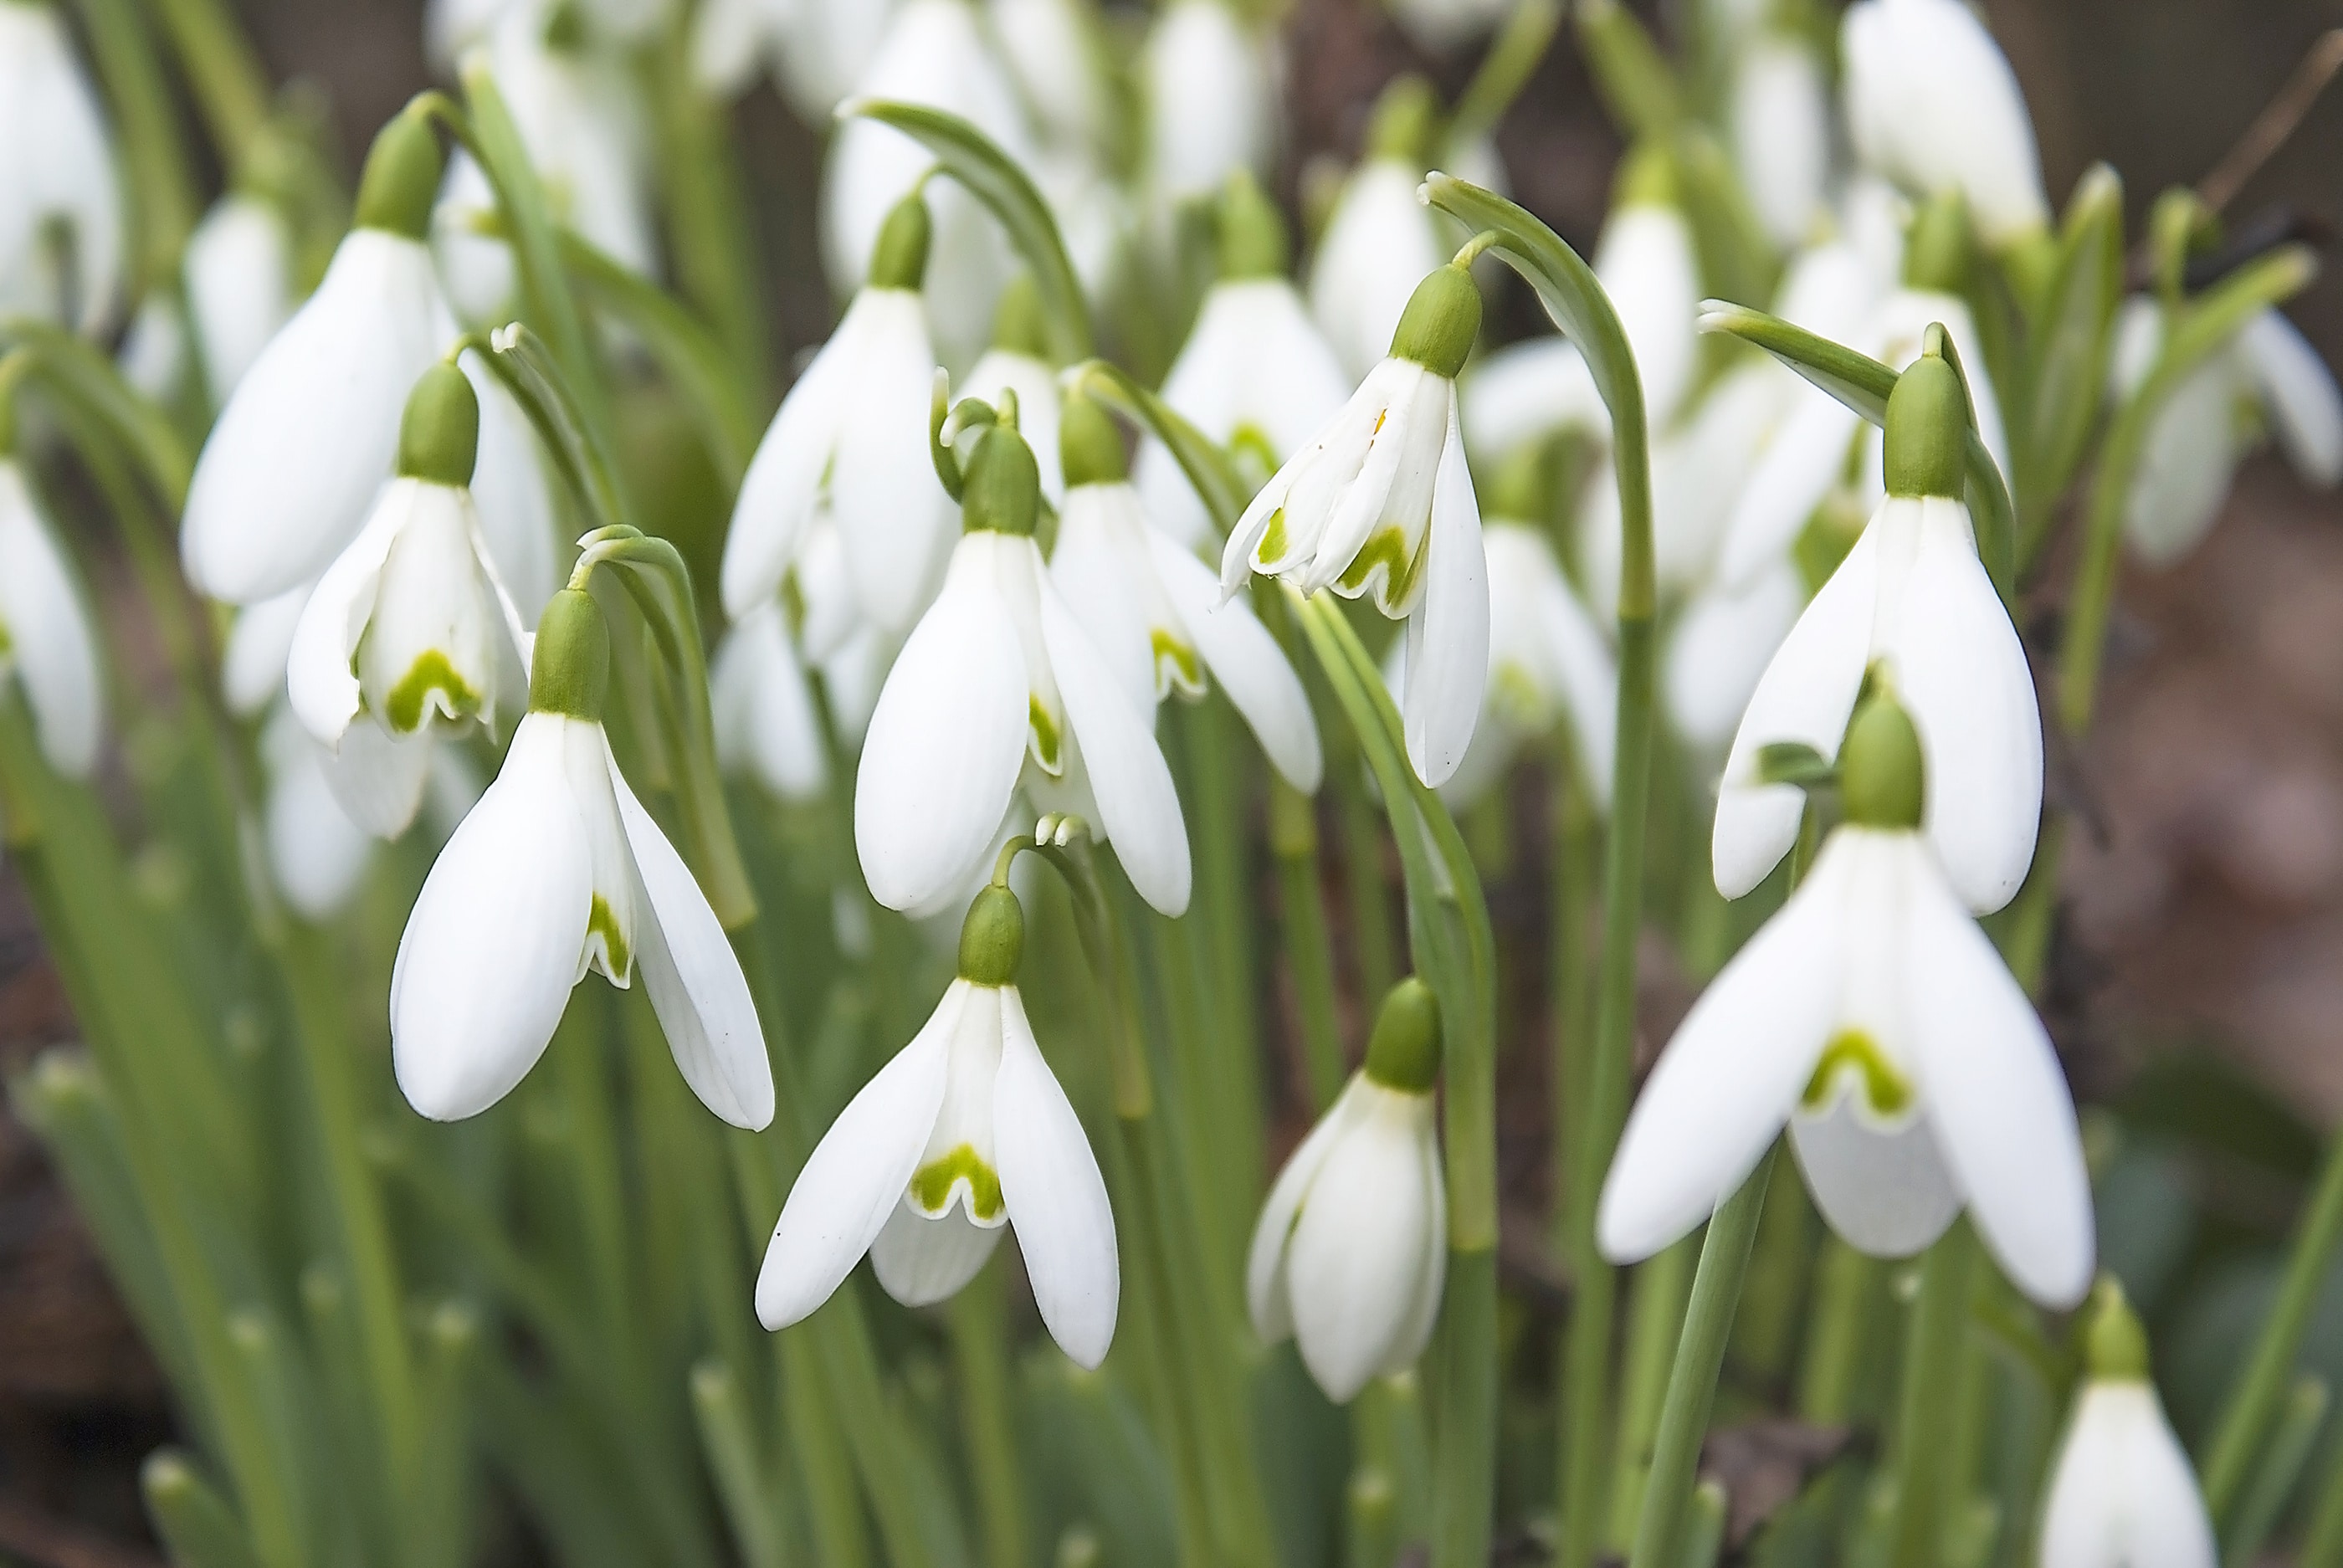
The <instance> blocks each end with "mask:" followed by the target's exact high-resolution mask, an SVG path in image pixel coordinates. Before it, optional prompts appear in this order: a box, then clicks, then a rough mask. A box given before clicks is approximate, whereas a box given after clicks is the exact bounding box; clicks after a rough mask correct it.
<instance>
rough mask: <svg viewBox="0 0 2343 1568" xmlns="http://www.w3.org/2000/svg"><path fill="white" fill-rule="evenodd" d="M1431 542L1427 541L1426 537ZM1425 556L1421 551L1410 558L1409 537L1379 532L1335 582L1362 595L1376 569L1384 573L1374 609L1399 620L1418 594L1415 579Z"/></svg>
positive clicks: (1385, 530)
mask: <svg viewBox="0 0 2343 1568" xmlns="http://www.w3.org/2000/svg"><path fill="white" fill-rule="evenodd" d="M1427 539H1428V537H1427ZM1423 557H1424V552H1423V550H1418V551H1416V552H1415V555H1414V557H1413V558H1410V557H1409V555H1408V553H1407V536H1406V535H1405V534H1403V533H1402V532H1401V531H1400V530H1399V529H1398V528H1377V529H1376V530H1375V531H1374V532H1373V534H1371V535H1369V536H1368V537H1367V542H1366V543H1365V544H1363V545H1362V546H1360V547H1359V553H1358V554H1357V555H1355V556H1353V557H1352V558H1351V564H1350V565H1349V566H1348V567H1345V568H1343V570H1342V576H1341V577H1340V578H1336V579H1335V586H1336V587H1338V588H1343V589H1346V590H1348V591H1349V592H1351V593H1353V594H1356V593H1360V592H1363V590H1364V589H1365V588H1366V586H1367V581H1368V579H1369V578H1372V577H1373V575H1374V571H1375V568H1377V567H1381V568H1383V586H1382V587H1381V588H1377V589H1376V590H1375V608H1377V609H1379V610H1381V611H1383V614H1385V615H1387V616H1390V617H1392V618H1398V616H1399V615H1400V613H1401V610H1402V607H1403V606H1404V605H1406V603H1407V602H1408V600H1409V599H1411V598H1413V597H1414V594H1415V575H1416V573H1417V571H1418V570H1420V569H1421V568H1423Z"/></svg>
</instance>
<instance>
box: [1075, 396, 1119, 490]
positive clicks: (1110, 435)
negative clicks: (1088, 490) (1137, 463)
mask: <svg viewBox="0 0 2343 1568" xmlns="http://www.w3.org/2000/svg"><path fill="white" fill-rule="evenodd" d="M1058 466H1059V467H1061V468H1063V469H1064V470H1065V473H1066V487H1067V488H1068V489H1072V488H1073V487H1076V486H1078V485H1113V484H1120V483H1121V481H1122V480H1124V479H1127V478H1129V477H1131V460H1130V458H1129V457H1127V456H1126V455H1125V454H1124V452H1123V449H1122V431H1121V428H1120V427H1118V426H1117V425H1116V424H1115V422H1114V416H1112V415H1111V414H1109V413H1108V412H1107V411H1106V408H1105V407H1104V406H1103V405H1101V403H1100V402H1099V400H1098V399H1097V398H1095V397H1091V396H1090V395H1089V394H1087V393H1082V392H1077V393H1075V394H1074V395H1073V396H1072V397H1069V398H1067V399H1066V406H1065V409H1064V411H1063V412H1061V414H1060V415H1059V416H1058Z"/></svg>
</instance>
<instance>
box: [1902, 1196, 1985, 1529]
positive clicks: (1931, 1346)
mask: <svg viewBox="0 0 2343 1568" xmlns="http://www.w3.org/2000/svg"><path fill="white" fill-rule="evenodd" d="M1976 1251H1977V1248H1976V1235H1975V1234H1974V1232H1972V1231H1970V1229H1969V1227H1968V1222H1967V1221H1966V1220H1956V1221H1954V1223H1953V1228H1952V1229H1951V1230H1949V1231H1946V1232H1945V1234H1944V1235H1943V1237H1941V1238H1940V1239H1939V1240H1938V1241H1937V1242H1936V1245H1935V1246H1933V1247H1931V1248H1929V1249H1928V1252H1927V1256H1926V1258H1925V1259H1924V1260H1922V1261H1921V1264H1920V1298H1919V1301H1918V1302H1917V1303H1916V1304H1915V1306H1914V1307H1913V1309H1912V1326H1911V1329H1910V1332H1908V1334H1907V1335H1906V1340H1905V1345H1904V1399H1903V1409H1902V1411H1901V1412H1900V1413H1899V1415H1898V1417H1897V1420H1896V1461H1895V1462H1896V1534H1895V1556H1894V1558H1893V1562H1894V1564H1895V1568H1937V1565H1938V1564H1940V1563H1943V1562H1944V1561H1945V1558H1946V1532H1947V1531H1948V1530H1949V1529H1950V1528H1951V1526H1952V1524H1953V1522H1954V1520H1955V1517H1956V1506H1957V1504H1958V1503H1959V1501H1960V1500H1959V1497H1958V1487H1959V1481H1960V1464H1959V1461H1960V1458H1961V1456H1960V1454H1959V1453H1958V1452H1956V1451H1955V1447H1954V1444H1953V1443H1952V1442H1949V1441H1948V1436H1949V1433H1950V1432H1951V1431H1952V1429H1953V1425H1954V1420H1955V1416H1956V1412H1957V1411H1958V1409H1959V1405H1960V1397H1961V1373H1962V1370H1963V1368H1964V1366H1965V1365H1966V1361H1967V1356H1966V1350H1967V1340H1968V1323H1969V1289H1970V1279H1971V1276H1972V1275H1973V1274H1974V1273H1975V1272H1976Z"/></svg>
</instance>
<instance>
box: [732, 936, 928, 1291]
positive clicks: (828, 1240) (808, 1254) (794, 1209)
mask: <svg viewBox="0 0 2343 1568" xmlns="http://www.w3.org/2000/svg"><path fill="white" fill-rule="evenodd" d="M969 989H970V988H969V985H968V982H967V981H965V980H955V981H953V982H952V985H951V988H950V990H947V991H945V992H944V996H943V1000H941V1001H940V1002H938V1003H937V1004H936V1010H935V1011H934V1012H933V1013H932V1014H930V1016H929V1018H928V1021H927V1023H926V1024H925V1025H924V1026H922V1027H921V1029H920V1032H919V1033H918V1034H916V1035H913V1036H912V1037H911V1042H910V1044H909V1045H906V1046H905V1047H903V1049H902V1050H899V1051H897V1052H896V1053H895V1056H894V1060H891V1061H890V1062H888V1063H887V1065H886V1066H884V1067H882V1068H880V1070H879V1071H878V1074H877V1075H876V1076H875V1077H873V1078H872V1079H871V1080H870V1082H868V1083H866V1084H864V1085H863V1086H862V1088H861V1091H860V1092H859V1093H857V1094H856V1095H855V1097H854V1098H853V1099H852V1100H851V1101H848V1102H847V1106H846V1109H845V1110H844V1111H840V1112H839V1114H838V1120H837V1121H833V1122H831V1123H830V1131H827V1132H825V1133H823V1134H822V1135H821V1141H820V1143H819V1144H817V1145H815V1146H814V1151H813V1153H812V1154H811V1156H809V1158H808V1159H807V1161H806V1162H805V1168H804V1169H803V1170H802V1171H799V1172H798V1179H797V1184H796V1185H795V1186H793V1187H791V1188H790V1189H789V1201H787V1202H785V1203H783V1204H782V1205H781V1216H780V1218H779V1220H777V1221H774V1223H773V1239H772V1240H771V1241H769V1242H768V1243H767V1244H766V1247H765V1261H764V1263H763V1265H762V1266H761V1267H760V1268H759V1270H758V1271H757V1319H758V1321H759V1322H761V1323H763V1324H764V1325H765V1326H766V1327H767V1328H769V1329H785V1328H787V1327H789V1325H790V1324H791V1323H794V1322H798V1321H799V1320H800V1319H802V1318H805V1317H807V1316H809V1314H810V1313H811V1312H813V1310H814V1309H815V1308H817V1307H819V1306H820V1305H821V1304H822V1303H823V1302H826V1301H828V1300H830V1293H831V1292H834V1291H836V1290H837V1289H838V1287H839V1286H840V1284H842V1283H843V1282H845V1280H846V1276H847V1275H849V1274H850V1273H852V1272H853V1271H854V1265H855V1264H856V1263H858V1262H860V1261H861V1258H862V1254H863V1253H865V1252H867V1251H870V1243H871V1242H872V1241H876V1240H878V1237H879V1232H880V1229H881V1228H883V1227H884V1226H885V1225H886V1223H887V1219H888V1216H889V1215H890V1214H892V1213H893V1212H894V1211H895V1210H896V1208H897V1207H898V1206H899V1205H900V1203H901V1202H902V1200H903V1192H904V1190H905V1189H906V1188H908V1187H909V1186H910V1181H911V1176H912V1174H913V1172H915V1171H918V1170H919V1168H920V1151H921V1150H923V1149H925V1148H926V1147H927V1142H928V1131H929V1130H930V1128H932V1127H933V1126H934V1125H935V1121H936V1109H937V1107H938V1106H940V1105H941V1104H942V1103H943V1098H944V1076H945V1065H946V1057H945V1048H946V1046H947V1045H948V1044H949V1043H950V1040H951V1035H952V1030H953V1028H954V1027H955V1026H956V1025H957V1024H958V1023H959V1021H960V1010H961V1009H962V1008H963V1007H965V1006H966V1005H967V1001H968V994H969Z"/></svg>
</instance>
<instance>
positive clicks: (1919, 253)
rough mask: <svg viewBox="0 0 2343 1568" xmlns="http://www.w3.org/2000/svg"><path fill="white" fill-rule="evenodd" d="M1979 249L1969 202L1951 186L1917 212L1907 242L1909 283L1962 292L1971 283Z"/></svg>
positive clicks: (1915, 286)
mask: <svg viewBox="0 0 2343 1568" xmlns="http://www.w3.org/2000/svg"><path fill="white" fill-rule="evenodd" d="M1975 255H1976V238H1975V236H1973V235H1972V233H1971V232H1970V229H1969V209H1968V204H1967V203H1966V201H1963V200H1962V199H1961V193H1960V192H1958V191H1956V190H1950V191H1946V192H1945V193H1944V194H1943V195H1942V196H1936V197H1934V198H1932V199H1931V200H1930V201H1929V202H1928V203H1927V205H1926V206H1923V207H1921V209H1920V210H1919V211H1918V212H1917V213H1916V214H1914V215H1913V218H1912V232H1911V234H1910V235H1909V236H1906V239H1905V242H1904V284H1905V286H1906V287H1907V288H1925V289H1930V290H1933V291H1934V292H1936V293H1938V294H1958V293H1960V292H1961V291H1962V290H1963V289H1965V288H1966V287H1967V286H1968V281H1969V264H1970V261H1971V259H1972V257H1973V256H1975Z"/></svg>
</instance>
